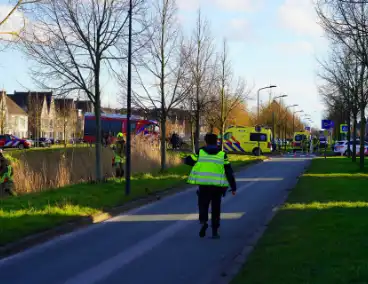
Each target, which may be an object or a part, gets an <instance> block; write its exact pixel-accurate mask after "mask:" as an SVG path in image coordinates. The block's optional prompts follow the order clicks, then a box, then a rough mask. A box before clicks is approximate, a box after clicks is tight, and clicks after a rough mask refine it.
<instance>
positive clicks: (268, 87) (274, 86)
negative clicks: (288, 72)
mask: <svg viewBox="0 0 368 284" xmlns="http://www.w3.org/2000/svg"><path fill="white" fill-rule="evenodd" d="M276 87H277V86H276V85H270V86H267V87H263V88H260V89H258V91H257V123H259V92H260V91H262V90H265V89H272V88H276ZM258 146H259V145H258Z"/></svg>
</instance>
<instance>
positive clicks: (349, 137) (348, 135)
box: [346, 111, 351, 158]
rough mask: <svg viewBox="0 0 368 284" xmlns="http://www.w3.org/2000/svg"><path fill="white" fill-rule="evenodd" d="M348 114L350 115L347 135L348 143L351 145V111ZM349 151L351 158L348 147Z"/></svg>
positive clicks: (349, 152) (349, 153)
mask: <svg viewBox="0 0 368 284" xmlns="http://www.w3.org/2000/svg"><path fill="white" fill-rule="evenodd" d="M348 113H349V115H348V134H347V138H346V139H347V140H348V143H349V142H350V140H351V128H350V124H351V115H350V111H349V112H348ZM347 151H348V157H349V158H350V156H351V151H350V147H348V149H347Z"/></svg>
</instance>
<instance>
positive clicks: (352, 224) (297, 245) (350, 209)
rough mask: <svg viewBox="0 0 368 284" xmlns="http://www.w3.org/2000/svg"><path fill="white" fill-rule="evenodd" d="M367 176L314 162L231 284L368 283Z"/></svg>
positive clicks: (347, 166) (335, 161) (352, 167)
mask: <svg viewBox="0 0 368 284" xmlns="http://www.w3.org/2000/svg"><path fill="white" fill-rule="evenodd" d="M367 172H368V171H367V170H365V171H363V172H360V171H359V170H358V164H353V163H352V162H351V160H350V159H347V158H343V157H331V158H328V159H326V160H325V159H315V160H313V162H312V166H311V168H310V169H309V170H308V172H307V173H306V174H304V176H303V177H302V178H301V179H300V181H299V183H298V185H297V186H296V188H295V189H294V191H293V192H292V193H291V194H290V196H289V199H288V201H287V203H286V204H285V206H284V207H283V208H281V209H280V211H279V212H278V213H277V215H276V216H275V218H274V219H273V220H272V221H271V224H270V226H269V228H268V229H267V231H266V233H265V235H264V236H263V237H262V238H261V240H260V241H259V243H258V244H257V246H256V248H255V250H254V251H253V253H252V254H251V255H250V257H249V260H248V262H247V264H246V265H245V268H244V269H243V270H242V271H241V273H240V274H239V275H238V276H237V277H236V278H235V279H234V281H233V282H232V284H243V283H251V284H270V283H272V284H294V283H296V284H304V283H305V284H307V283H308V284H330V283H331V284H332V283H334V284H337V283H341V284H348V283H368V261H367V260H368V256H367V252H368V242H367V235H368V222H367V217H368V173H367Z"/></svg>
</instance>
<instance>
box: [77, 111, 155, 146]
mask: <svg viewBox="0 0 368 284" xmlns="http://www.w3.org/2000/svg"><path fill="white" fill-rule="evenodd" d="M130 127H131V130H132V134H133V135H134V134H135V135H137V134H143V135H158V134H159V127H158V123H157V121H155V120H146V119H142V118H141V117H139V116H131V118H130ZM126 130H127V116H126V115H124V114H101V131H102V135H104V134H105V133H109V134H111V135H112V136H113V137H115V136H116V135H117V134H118V133H119V132H122V133H123V134H126ZM84 141H85V142H87V143H93V142H95V141H96V117H95V115H94V114H93V113H86V114H85V116H84Z"/></svg>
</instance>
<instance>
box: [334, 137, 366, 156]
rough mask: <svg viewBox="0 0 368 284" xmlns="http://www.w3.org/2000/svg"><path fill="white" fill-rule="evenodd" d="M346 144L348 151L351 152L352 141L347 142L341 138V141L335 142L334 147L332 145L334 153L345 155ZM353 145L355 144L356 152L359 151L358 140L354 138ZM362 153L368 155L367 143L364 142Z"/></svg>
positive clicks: (346, 150)
mask: <svg viewBox="0 0 368 284" xmlns="http://www.w3.org/2000/svg"><path fill="white" fill-rule="evenodd" d="M348 145H349V147H350V151H351V153H352V152H353V145H354V141H350V142H348V141H347V140H342V141H337V142H336V143H335V147H334V153H335V155H341V154H342V155H345V156H346V155H347V154H348ZM355 145H356V154H359V153H360V141H359V140H356V141H355ZM364 154H365V155H368V143H367V142H364Z"/></svg>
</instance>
